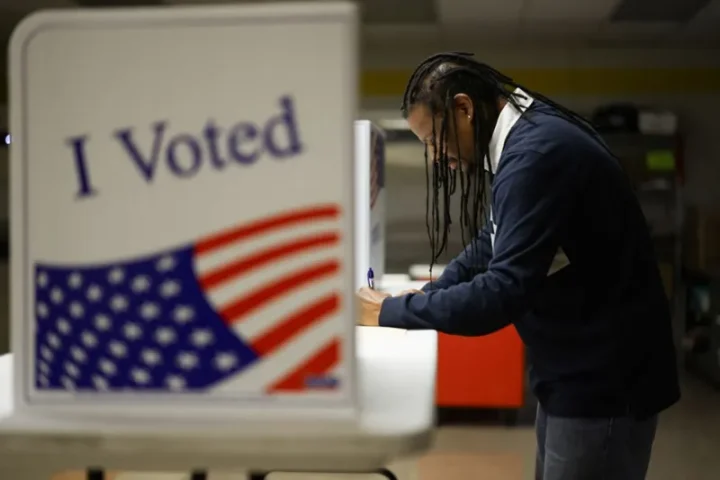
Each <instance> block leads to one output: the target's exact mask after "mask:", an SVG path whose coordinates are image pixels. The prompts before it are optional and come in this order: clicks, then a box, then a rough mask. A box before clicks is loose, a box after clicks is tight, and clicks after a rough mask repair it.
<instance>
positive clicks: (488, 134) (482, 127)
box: [401, 53, 517, 262]
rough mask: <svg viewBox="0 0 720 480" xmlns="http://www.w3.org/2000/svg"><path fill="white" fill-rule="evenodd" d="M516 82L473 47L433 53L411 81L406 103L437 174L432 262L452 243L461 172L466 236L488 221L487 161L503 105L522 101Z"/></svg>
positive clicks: (412, 126) (410, 121)
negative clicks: (474, 52)
mask: <svg viewBox="0 0 720 480" xmlns="http://www.w3.org/2000/svg"><path fill="white" fill-rule="evenodd" d="M514 86H515V84H514V82H513V81H512V79H510V78H508V77H505V76H504V75H502V74H501V73H499V72H497V71H495V70H493V69H492V68H490V67H488V66H487V65H484V64H482V63H479V62H476V61H475V60H473V59H472V55H471V54H467V53H441V54H437V55H433V56H431V57H429V58H427V59H426V60H425V61H424V62H422V63H421V64H420V65H419V66H418V68H417V69H416V70H415V72H414V73H413V75H412V76H411V77H410V80H409V81H408V85H407V87H406V89H405V94H404V95H403V103H402V107H401V109H402V113H403V116H404V117H405V118H406V119H407V121H408V124H409V126H410V129H411V130H412V131H413V132H414V133H415V135H416V136H417V137H418V138H419V139H420V141H421V142H423V144H424V145H425V157H426V168H427V169H428V182H430V179H432V184H431V185H432V187H431V186H430V184H429V185H428V188H429V189H430V188H431V190H432V203H431V204H430V203H428V213H427V225H428V236H429V238H430V244H431V248H432V255H433V257H432V262H434V261H435V260H437V258H438V257H439V256H440V254H441V253H442V252H443V251H444V249H445V247H446V245H447V237H448V232H449V227H450V224H451V220H450V201H451V196H452V194H453V193H454V191H455V187H456V182H457V178H458V177H459V179H460V188H461V195H460V226H461V232H462V234H463V241H465V238H464V237H465V235H466V234H469V235H470V236H471V237H474V236H475V235H476V234H477V232H478V230H479V228H481V227H482V223H483V222H484V218H485V216H486V212H487V209H486V197H487V196H486V193H485V187H486V183H487V182H486V179H485V168H484V163H485V159H486V158H487V156H488V150H489V144H490V139H491V138H492V134H493V130H494V129H495V124H496V122H497V118H498V115H499V112H500V110H502V108H503V106H504V105H505V104H506V103H508V102H510V103H513V104H515V105H516V106H517V104H516V102H515V98H514V95H513V93H512V90H511V88H512V87H514ZM430 169H432V176H431V175H430V172H429V170H430ZM441 206H442V209H443V212H442V215H441V212H440V208H441Z"/></svg>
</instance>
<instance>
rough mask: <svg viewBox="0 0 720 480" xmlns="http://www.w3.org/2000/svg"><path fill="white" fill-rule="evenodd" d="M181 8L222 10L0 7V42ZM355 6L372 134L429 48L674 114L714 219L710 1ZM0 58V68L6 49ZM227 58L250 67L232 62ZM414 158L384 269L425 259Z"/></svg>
mask: <svg viewBox="0 0 720 480" xmlns="http://www.w3.org/2000/svg"><path fill="white" fill-rule="evenodd" d="M181 3H192V4H202V3H223V2H222V1H220V2H218V1H217V0H216V1H198V0H195V1H193V0H166V1H161V0H157V1H138V0H125V1H123V0H77V1H71V0H0V36H2V37H3V38H4V40H3V41H5V42H7V39H8V37H9V35H10V32H11V31H12V28H14V25H15V24H16V23H17V22H18V21H19V19H21V18H22V17H23V16H25V15H26V14H28V13H30V12H32V11H34V10H37V9H40V8H46V7H47V8H78V7H79V6H89V7H106V6H115V5H160V4H166V5H171V4H181ZM246 3H251V2H246ZM255 3H259V2H255ZM358 3H359V4H360V5H361V8H362V12H363V28H362V31H361V45H362V79H361V84H362V88H361V91H360V92H359V98H360V105H359V106H360V110H361V111H360V113H359V117H361V118H369V119H371V120H374V121H376V122H378V123H380V124H381V125H382V124H385V125H389V124H391V123H392V122H394V121H397V120H399V119H400V116H399V110H398V107H399V105H400V98H401V95H402V92H403V89H404V87H405V82H406V80H407V78H408V77H409V75H410V73H411V72H412V70H413V68H414V67H415V65H417V63H418V62H420V61H421V60H422V59H423V58H424V57H426V56H427V55H429V54H432V53H435V52H439V51H447V50H461V51H470V52H474V53H475V54H476V56H477V58H478V59H480V60H482V61H484V62H486V63H488V64H490V65H492V66H494V67H496V68H497V69H499V70H501V71H503V72H504V73H507V74H509V75H510V76H512V77H513V78H514V79H515V80H517V81H518V82H520V83H522V84H525V85H527V86H528V87H529V88H532V89H534V90H537V91H540V92H542V93H544V94H546V95H547V96H549V97H551V98H553V99H555V100H557V101H558V102H560V103H563V104H565V105H566V106H568V107H570V108H573V109H575V110H577V111H578V112H580V113H583V114H587V115H590V114H591V113H592V112H593V111H594V110H595V109H596V108H597V107H598V106H601V105H605V104H610V103H622V102H631V103H634V104H636V105H640V106H648V107H653V108H657V109H667V110H670V111H672V112H674V113H676V114H677V116H678V118H679V132H680V135H681V138H682V152H683V160H684V162H683V163H684V188H683V191H682V203H683V207H685V206H688V207H700V208H702V209H708V210H720V188H718V187H717V184H718V182H720V135H718V134H717V133H716V132H717V131H718V128H719V127H720V121H719V120H718V119H717V116H716V115H717V112H718V111H719V110H720V0H592V1H585V2H583V1H577V0H502V1H497V0H474V1H469V0H362V1H360V2H358ZM138 54H142V53H141V52H139V53H138ZM0 56H2V57H3V58H2V59H0V60H1V61H2V65H6V64H7V58H5V57H6V52H5V49H3V50H2V54H1V55H0ZM228 61H235V62H237V63H238V68H248V67H247V66H245V65H243V64H242V59H241V58H238V59H228ZM267 61H269V62H272V61H273V59H272V58H268V59H267ZM189 65H191V62H189ZM249 71H250V72H251V69H250V70H249ZM138 74H141V72H138ZM59 94H60V92H59ZM327 101H328V102H332V101H333V99H331V98H329V99H328V100H327ZM6 106H7V87H6V75H0V129H2V130H3V132H5V133H7V128H4V127H6V126H7V114H6V112H7V108H6ZM3 136H4V135H3ZM0 146H2V142H0ZM7 153H8V150H7V148H0V234H1V235H2V238H4V239H5V244H7V218H8V202H7V190H8V178H7V177H8V174H7ZM422 153H423V152H422V148H421V146H420V145H419V143H415V142H407V141H403V142H391V143H389V144H388V151H387V169H388V172H387V187H388V189H387V194H388V200H389V201H388V204H389V212H388V217H389V218H388V260H389V265H388V267H389V270H390V271H392V270H393V268H395V269H403V268H405V267H406V265H407V264H409V263H416V262H421V261H427V258H426V257H427V240H426V236H425V219H424V215H425V172H424V166H423V160H422ZM459 242H460V241H459V238H456V239H454V240H453V244H452V245H451V248H450V251H457V249H458V248H459V247H460V243H459ZM5 250H6V249H5ZM393 259H395V260H393ZM393 261H395V264H394V265H393ZM0 278H1V279H2V280H0V282H1V283H0V352H3V351H5V350H6V349H7V305H8V303H7V296H8V295H7V255H4V257H3V259H0Z"/></svg>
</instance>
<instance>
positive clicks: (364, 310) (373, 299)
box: [355, 287, 390, 327]
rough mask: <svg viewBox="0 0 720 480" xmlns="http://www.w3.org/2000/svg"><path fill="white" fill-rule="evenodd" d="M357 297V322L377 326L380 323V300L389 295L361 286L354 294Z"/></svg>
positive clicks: (367, 325)
mask: <svg viewBox="0 0 720 480" xmlns="http://www.w3.org/2000/svg"><path fill="white" fill-rule="evenodd" d="M355 296H356V298H357V309H358V313H357V315H358V318H357V324H358V325H364V326H366V327H377V326H378V325H379V324H380V308H381V307H382V302H383V300H385V299H386V298H388V297H389V296H390V295H389V294H387V293H383V292H378V291H377V290H372V289H370V288H367V287H363V288H361V289H360V290H358V292H357V293H356V294H355Z"/></svg>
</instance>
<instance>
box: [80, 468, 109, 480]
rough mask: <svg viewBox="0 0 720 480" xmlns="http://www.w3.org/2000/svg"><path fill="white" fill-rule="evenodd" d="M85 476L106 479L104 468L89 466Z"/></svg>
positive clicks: (94, 479) (91, 479) (93, 479)
mask: <svg viewBox="0 0 720 480" xmlns="http://www.w3.org/2000/svg"><path fill="white" fill-rule="evenodd" d="M85 477H86V479H87V480H105V470H103V469H102V468H88V469H87V471H86V473H85Z"/></svg>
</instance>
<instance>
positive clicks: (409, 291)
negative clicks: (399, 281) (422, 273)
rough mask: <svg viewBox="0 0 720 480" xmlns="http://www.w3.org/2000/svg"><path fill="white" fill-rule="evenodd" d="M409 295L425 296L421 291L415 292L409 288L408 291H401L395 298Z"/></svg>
mask: <svg viewBox="0 0 720 480" xmlns="http://www.w3.org/2000/svg"><path fill="white" fill-rule="evenodd" d="M411 293H419V294H420V295H425V292H423V291H422V290H415V289H414V288H411V289H410V290H403V291H402V292H400V293H398V294H397V295H395V296H396V297H402V296H403V295H410V294H411Z"/></svg>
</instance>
